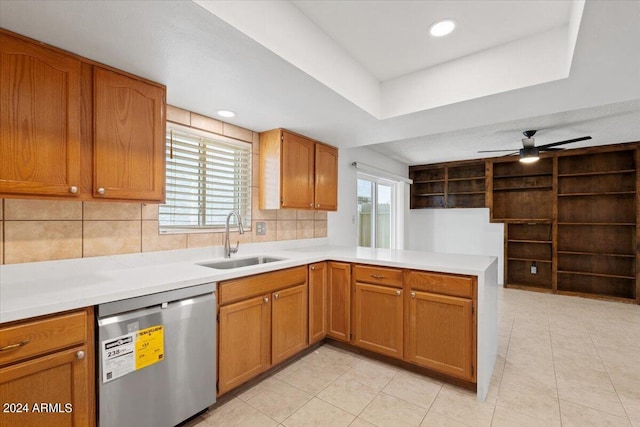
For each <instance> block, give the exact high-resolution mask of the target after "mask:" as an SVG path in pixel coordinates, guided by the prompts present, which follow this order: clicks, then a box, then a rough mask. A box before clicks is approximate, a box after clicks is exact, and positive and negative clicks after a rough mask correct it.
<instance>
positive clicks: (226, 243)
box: [224, 211, 244, 258]
mask: <svg viewBox="0 0 640 427" xmlns="http://www.w3.org/2000/svg"><path fill="white" fill-rule="evenodd" d="M232 215H235V216H236V218H237V219H238V232H240V234H244V228H242V218H241V217H240V212H238V211H231V212H229V214H228V215H227V222H226V225H225V228H224V257H225V258H231V254H235V253H236V252H238V247H240V242H239V241H238V242H236V247H235V248H232V247H231V243H230V242H229V219H231V216H232Z"/></svg>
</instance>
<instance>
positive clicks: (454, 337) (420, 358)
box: [406, 291, 475, 381]
mask: <svg viewBox="0 0 640 427" xmlns="http://www.w3.org/2000/svg"><path fill="white" fill-rule="evenodd" d="M472 309H473V300H471V299H466V298H459V297H453V296H449V295H439V294H434V293H429V292H420V291H411V293H410V298H409V325H408V328H407V354H406V358H407V360H408V361H409V362H412V363H415V364H417V365H420V366H424V367H427V368H430V369H433V370H435V371H438V372H442V373H444V374H448V375H452V376H455V377H458V378H462V379H466V380H469V381H473V380H474V379H475V370H474V368H473V365H474V363H475V352H474V344H475V343H474V339H473V326H474V322H473V311H472Z"/></svg>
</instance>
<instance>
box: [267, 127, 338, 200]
mask: <svg viewBox="0 0 640 427" xmlns="http://www.w3.org/2000/svg"><path fill="white" fill-rule="evenodd" d="M337 159H338V151H337V149H335V148H334V147H330V146H328V145H325V144H322V143H319V142H317V141H314V140H312V139H310V138H307V137H305V136H302V135H298V134H296V133H293V132H289V131H287V130H284V129H273V130H270V131H266V132H262V133H261V134H260V174H259V183H258V185H259V187H260V193H259V206H260V209H318V210H336V209H337V198H338V163H337Z"/></svg>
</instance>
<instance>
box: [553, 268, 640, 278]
mask: <svg viewBox="0 0 640 427" xmlns="http://www.w3.org/2000/svg"><path fill="white" fill-rule="evenodd" d="M558 274H576V275H580V276H594V277H610V278H612V279H629V280H635V279H636V278H635V276H620V275H618V274H604V273H592V272H589V271H570V270H558Z"/></svg>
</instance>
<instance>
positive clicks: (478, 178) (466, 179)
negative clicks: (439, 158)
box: [448, 175, 485, 182]
mask: <svg viewBox="0 0 640 427" xmlns="http://www.w3.org/2000/svg"><path fill="white" fill-rule="evenodd" d="M481 179H482V180H484V179H485V177H484V175H483V176H472V177H469V178H449V179H448V181H449V182H451V181H475V180H481Z"/></svg>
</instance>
